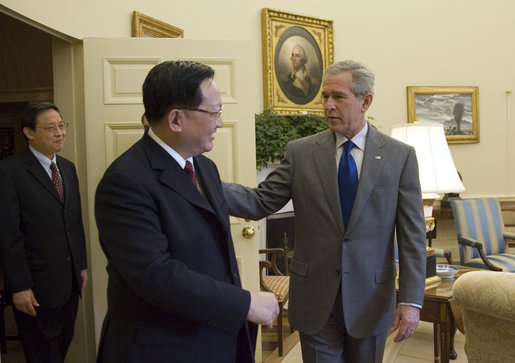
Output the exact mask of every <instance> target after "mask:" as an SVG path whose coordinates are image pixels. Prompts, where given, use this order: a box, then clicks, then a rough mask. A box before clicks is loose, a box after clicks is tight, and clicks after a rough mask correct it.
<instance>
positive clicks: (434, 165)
mask: <svg viewBox="0 0 515 363" xmlns="http://www.w3.org/2000/svg"><path fill="white" fill-rule="evenodd" d="M392 137H393V138H394V139H397V140H400V141H402V142H404V143H406V144H408V145H411V146H413V147H414V148H415V151H416V153H417V161H418V169H419V176H420V187H421V189H422V199H423V200H424V217H425V219H426V232H431V231H432V230H433V229H434V226H435V222H434V218H433V216H432V214H433V203H434V200H435V199H436V198H438V197H440V194H444V193H459V192H463V191H464V190H465V187H464V186H463V183H462V182H461V179H460V177H459V175H458V172H457V171H456V167H455V166H454V161H453V160H452V156H451V152H450V151H449V146H448V145H447V140H446V138H445V133H444V131H443V124H441V123H436V122H416V123H408V124H400V125H393V127H392ZM431 255H434V250H432V249H430V248H428V256H431ZM434 261H435V262H434V264H435V266H434V269H435V271H434V275H436V257H435V258H434ZM428 266H429V265H428ZM431 271H432V267H431Z"/></svg>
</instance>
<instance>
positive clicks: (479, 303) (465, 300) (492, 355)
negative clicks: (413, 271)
mask: <svg viewBox="0 0 515 363" xmlns="http://www.w3.org/2000/svg"><path fill="white" fill-rule="evenodd" d="M452 290H453V297H454V300H455V302H456V303H457V304H458V305H459V306H460V308H461V311H462V318H463V325H464V330H465V353H466V354H467V358H468V361H469V362H471V363H476V362H477V363H479V362H481V363H483V362H513V361H514V360H515V344H514V343H515V274H513V273H509V272H494V271H472V272H467V273H466V274H463V275H462V276H461V277H460V278H458V279H457V280H456V282H455V283H454V286H453V289H452Z"/></svg>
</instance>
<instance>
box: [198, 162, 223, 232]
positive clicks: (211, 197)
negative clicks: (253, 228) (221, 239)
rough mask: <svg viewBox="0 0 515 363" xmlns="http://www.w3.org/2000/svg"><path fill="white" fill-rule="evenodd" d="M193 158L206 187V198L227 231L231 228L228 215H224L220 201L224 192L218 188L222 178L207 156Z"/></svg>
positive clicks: (204, 187) (203, 185) (201, 180)
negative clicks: (228, 223) (216, 172)
mask: <svg viewBox="0 0 515 363" xmlns="http://www.w3.org/2000/svg"><path fill="white" fill-rule="evenodd" d="M193 159H194V162H195V171H196V172H197V175H198V177H199V179H200V182H201V183H202V187H203V189H204V193H205V198H206V199H207V201H208V203H209V205H210V206H211V208H213V211H214V213H215V214H216V216H217V218H218V220H219V221H220V223H221V224H222V226H223V228H224V230H225V232H227V231H228V230H229V225H227V215H226V214H225V215H224V212H223V210H222V208H221V201H220V196H222V195H223V192H222V190H221V189H220V188H216V186H217V185H219V179H220V178H219V176H218V174H215V173H213V172H214V170H215V169H213V167H212V166H211V165H210V163H208V162H207V159H206V158H205V157H203V156H196V157H194V158H193ZM226 213H227V212H226Z"/></svg>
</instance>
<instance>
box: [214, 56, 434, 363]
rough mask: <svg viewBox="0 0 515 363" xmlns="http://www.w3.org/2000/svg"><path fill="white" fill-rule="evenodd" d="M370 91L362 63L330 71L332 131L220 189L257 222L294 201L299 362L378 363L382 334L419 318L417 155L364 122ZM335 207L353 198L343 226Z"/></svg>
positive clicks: (233, 208) (422, 260)
mask: <svg viewBox="0 0 515 363" xmlns="http://www.w3.org/2000/svg"><path fill="white" fill-rule="evenodd" d="M373 94H374V75H373V73H372V72H371V71H370V70H369V69H368V68H366V67H365V66H363V65H362V64H360V63H357V62H354V61H343V62H338V63H335V64H333V65H331V66H329V68H328V69H327V70H326V71H325V73H324V78H323V82H322V97H323V105H324V113H325V117H326V120H327V123H328V125H329V130H326V131H322V132H320V133H318V134H316V135H312V136H309V137H305V138H302V139H299V140H295V141H293V142H291V143H289V144H288V146H287V147H286V152H285V156H284V159H283V160H282V162H281V164H280V165H279V167H278V168H277V169H275V170H274V171H273V172H272V173H270V175H269V176H268V177H267V179H266V180H265V181H264V182H262V183H260V184H259V186H258V187H257V188H254V189H251V188H247V187H244V186H241V185H238V184H224V194H225V197H226V200H227V203H228V206H229V212H230V214H232V215H235V216H239V217H245V218H251V219H260V218H263V217H264V216H266V215H269V214H271V213H274V212H276V211H278V210H279V209H280V208H281V207H283V206H284V205H285V204H286V203H287V202H288V201H289V200H290V199H292V200H293V206H294V209H295V222H296V223H295V236H296V239H295V252H294V256H293V259H292V262H291V267H290V272H291V279H290V303H289V309H288V313H289V320H290V323H291V324H292V326H293V327H294V328H295V329H297V330H299V332H300V339H301V346H302V355H303V359H304V362H381V361H382V357H383V352H384V345H385V341H386V336H387V334H388V330H389V329H391V330H392V331H393V330H396V329H398V332H397V334H396V336H395V341H397V342H398V341H401V340H403V339H406V338H408V337H409V336H411V335H412V334H413V333H414V331H415V330H416V328H417V325H418V322H419V318H420V308H421V307H422V304H423V300H424V279H425V265H426V252H425V223H424V216H423V206H422V196H421V192H420V183H419V175H418V165H417V159H416V155H415V150H414V149H413V148H412V147H410V146H408V145H406V144H404V143H401V142H399V141H397V140H394V139H392V138H391V137H389V136H387V135H385V134H383V133H381V132H379V131H377V130H376V129H374V128H373V127H370V126H369V125H368V123H367V122H366V121H365V112H366V111H367V110H368V108H369V107H370V105H371V103H372V99H373ZM348 140H351V141H352V144H350V145H351V148H350V155H351V157H350V159H352V162H349V163H348V164H355V167H354V171H357V175H355V177H356V183H357V190H356V191H355V197H354V196H353V197H352V199H353V200H352V199H351V200H350V201H349V200H348V199H349V197H347V196H345V192H346V191H347V190H348V189H349V186H348V185H347V184H345V182H342V181H339V177H338V170H339V169H341V170H343V169H344V168H343V167H341V168H340V167H339V165H340V159H341V155H342V154H343V153H346V152H347V151H343V150H342V149H343V148H344V146H343V144H344V143H345V142H347V141H348ZM350 159H347V160H350ZM340 201H341V202H342V204H345V203H347V204H349V202H350V210H349V216H348V217H347V219H345V221H344V218H345V217H344V215H345V213H343V212H342V205H341V204H340ZM344 209H345V208H344ZM395 237H396V239H397V245H398V250H399V267H400V268H399V270H400V275H399V300H398V301H399V303H397V302H396V297H395V277H396V268H395V246H394V245H395V243H394V239H395Z"/></svg>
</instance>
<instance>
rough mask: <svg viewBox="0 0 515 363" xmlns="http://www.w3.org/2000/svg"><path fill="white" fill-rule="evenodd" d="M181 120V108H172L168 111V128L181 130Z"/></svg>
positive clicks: (182, 117) (182, 115)
mask: <svg viewBox="0 0 515 363" xmlns="http://www.w3.org/2000/svg"><path fill="white" fill-rule="evenodd" d="M183 121H184V114H183V113H182V112H181V110H178V109H176V108H174V109H172V110H171V111H170V112H169V113H168V120H167V122H168V126H169V127H170V129H171V130H172V131H174V132H181V131H182V123H183Z"/></svg>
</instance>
